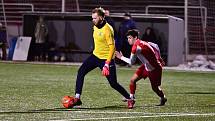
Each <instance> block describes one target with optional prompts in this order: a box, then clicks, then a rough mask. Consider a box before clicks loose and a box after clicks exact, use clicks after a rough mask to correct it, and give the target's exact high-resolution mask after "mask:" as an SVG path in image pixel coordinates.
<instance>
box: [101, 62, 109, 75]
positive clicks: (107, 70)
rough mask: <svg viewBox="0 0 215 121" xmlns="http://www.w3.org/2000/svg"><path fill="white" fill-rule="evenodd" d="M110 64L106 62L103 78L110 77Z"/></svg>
mask: <svg viewBox="0 0 215 121" xmlns="http://www.w3.org/2000/svg"><path fill="white" fill-rule="evenodd" d="M109 64H110V61H105V65H104V66H103V68H102V75H103V76H109V74H110V72H109Z"/></svg>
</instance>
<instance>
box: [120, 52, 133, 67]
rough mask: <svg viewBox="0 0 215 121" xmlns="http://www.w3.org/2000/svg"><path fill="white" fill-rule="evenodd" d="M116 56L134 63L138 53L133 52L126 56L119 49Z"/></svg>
mask: <svg viewBox="0 0 215 121" xmlns="http://www.w3.org/2000/svg"><path fill="white" fill-rule="evenodd" d="M116 57H117V58H119V59H121V60H122V61H124V62H126V63H128V64H134V63H135V61H136V58H137V56H136V54H133V53H131V55H130V58H126V57H125V56H123V54H122V53H121V52H118V51H116Z"/></svg>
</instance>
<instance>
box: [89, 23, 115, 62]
mask: <svg viewBox="0 0 215 121" xmlns="http://www.w3.org/2000/svg"><path fill="white" fill-rule="evenodd" d="M93 30H94V31H93V38H94V50H93V54H94V55H95V56H96V57H98V58H99V59H108V58H109V59H113V58H114V57H113V55H114V54H110V53H114V51H113V52H110V46H112V47H113V45H114V31H113V28H112V27H111V26H110V25H109V24H108V23H106V24H105V25H104V26H103V27H102V28H100V29H99V28H97V27H96V26H94V27H93ZM114 50H115V47H114ZM110 56H111V57H110ZM109 59H108V60H109Z"/></svg>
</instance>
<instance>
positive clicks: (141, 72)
mask: <svg viewBox="0 0 215 121" xmlns="http://www.w3.org/2000/svg"><path fill="white" fill-rule="evenodd" d="M147 76H148V72H147V71H146V70H145V66H144V65H143V64H142V65H141V66H140V67H139V68H138V69H137V70H136V72H135V74H134V75H133V76H132V77H131V80H130V85H129V88H130V97H131V98H132V99H133V98H134V95H135V91H136V83H137V81H139V80H140V79H142V78H144V79H146V78H147Z"/></svg>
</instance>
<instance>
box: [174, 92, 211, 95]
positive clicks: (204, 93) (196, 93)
mask: <svg viewBox="0 0 215 121" xmlns="http://www.w3.org/2000/svg"><path fill="white" fill-rule="evenodd" d="M175 94H195V95H202V94H203V95H214V94H215V92H179V93H175Z"/></svg>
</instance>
